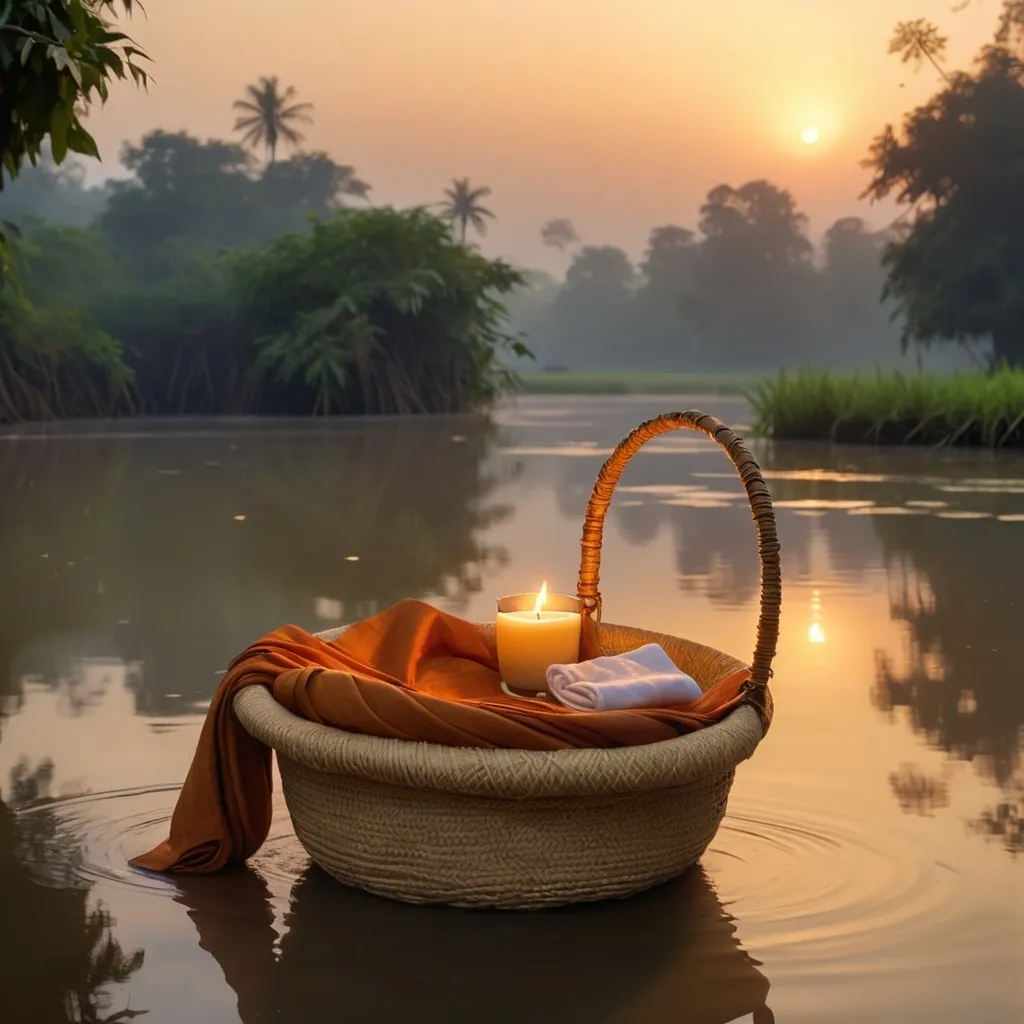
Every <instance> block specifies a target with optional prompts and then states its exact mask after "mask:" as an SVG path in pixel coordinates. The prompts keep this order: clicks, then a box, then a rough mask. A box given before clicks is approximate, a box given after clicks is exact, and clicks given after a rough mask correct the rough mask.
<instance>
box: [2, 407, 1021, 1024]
mask: <svg viewBox="0 0 1024 1024" xmlns="http://www.w3.org/2000/svg"><path fill="white" fill-rule="evenodd" d="M694 405H697V406H699V407H702V408H706V409H707V411H711V412H714V413H716V414H717V415H719V416H721V417H722V418H724V419H726V420H727V421H730V422H732V423H735V424H737V425H740V426H742V425H743V424H744V423H746V422H748V421H749V409H748V408H747V407H746V405H745V403H743V402H742V401H741V400H738V399H731V398H723V397H710V398H700V399H697V398H694V397H693V396H683V397H680V398H665V397H643V398H639V397H628V398H627V397H622V398H606V397H601V398H571V399H563V398H529V399H520V400H518V401H517V402H516V403H513V404H509V405H507V406H505V407H503V408H502V409H501V410H500V411H499V413H498V415H497V416H496V420H495V422H494V424H492V425H491V426H489V427H487V426H484V425H482V424H480V423H479V422H477V421H474V420H471V419H464V418H460V419H435V420H408V421H399V420H381V421H370V422H367V421H350V422H341V423H336V424H334V423H332V424H328V425H324V424H318V423H309V422H302V423H297V422H268V421H245V422H238V421H233V422H211V421H202V422H200V421H188V422H181V421H178V422H175V423H170V424H169V423H146V424H141V423H118V424H109V425H107V424H104V425H98V424H76V425H70V426H66V427H54V428H48V429H47V428H40V427H31V428H26V429H23V430H18V431H10V432H8V433H7V434H5V435H0V485H2V493H3V499H2V501H0V609H2V612H3V614H2V616H0V800H2V803H0V936H2V943H0V944H2V949H3V953H2V957H0V982H2V987H0V992H2V993H3V1010H4V1012H3V1014H2V1017H3V1020H4V1022H5V1024H6V1022H10V1024H23V1022H24V1024H48V1022H51V1021H61V1022H63V1021H100V1020H109V1021H115V1020H117V1021H122V1020H130V1019H132V1018H133V1017H134V1016H136V1015H138V1014H141V1013H146V1014H147V1016H146V1020H147V1021H152V1022H153V1024H163V1022H170V1024H174V1022H178V1021H181V1022H192V1021H202V1022H209V1024H216V1022H221V1021H237V1020H241V1021H244V1022H245V1024H253V1022H256V1021H282V1022H300V1021H301V1022H303V1024H307V1022H312V1021H327V1020H331V1021H333V1020H339V1021H346V1022H390V1021H398V1020H406V1019H409V1018H410V1017H411V1016H412V1015H413V1014H416V1015H418V1016H420V1017H422V1019H426V1020H431V1021H433V1020H438V1021H442V1020H444V1021H455V1022H462V1021H466V1022H471V1021H472V1022H479V1021H488V1022H489V1024H496V1022H506V1021H508V1022H512V1021H538V1022H542V1024H543V1022H546V1021H552V1022H557V1024H575V1022H590V1021H595V1022H596V1021H600V1022H623V1024H626V1022H630V1024H632V1022H648V1021H650V1022H662V1021H665V1022H668V1021H673V1022H674V1021H679V1022H685V1024H725V1022H727V1021H732V1020H739V1021H751V1020H753V1021H756V1022H757V1024H766V1022H768V1021H771V1020H772V1019H773V1015H774V1019H775V1020H777V1021H779V1022H797V1021H808V1022H811V1021H813V1022H818V1024H828V1022H838V1021H844V1022H845V1021H850V1022H860V1021H872V1022H876V1024H877V1022H890V1021H891V1022H899V1024H912V1022H922V1024H923V1022H928V1024H937V1022H944V1021H949V1022H953V1021H956V1022H958V1024H959V1022H965V1021H970V1022H972V1024H988V1022H994V1024H1014V1022H1019V1021H1022V1020H1024V984H1022V982H1021V977H1022V975H1024V837H1022V831H1021V823H1020V815H1021V813H1022V811H1024V768H1022V748H1024V671H1022V669H1021V646H1020V638H1021V634H1022V632H1024V592H1022V589H1021V580H1022V579H1024V459H1022V458H1021V457H1019V456H1016V455H1012V454H1000V455H993V454H991V453H979V452H969V453H967V452H946V453H939V452H933V451H892V450H889V451H886V450H877V451H876V450H871V449H852V448H835V449H830V448H829V447H827V446H820V445H797V444H786V445H778V446H774V447H772V446H768V445H763V444H762V445H757V446H756V450H757V452H758V455H759V458H760V460H761V463H762V465H763V467H764V468H765V472H766V476H767V478H768V480H769V483H770V486H771V488H772V492H773V495H774V498H775V503H776V508H777V516H778V524H779V531H780V537H781V543H782V553H783V576H784V610H783V620H782V635H781V640H780V644H779V654H778V658H777V659H776V662H775V678H774V681H773V690H774V693H775V698H776V718H775V722H774V724H773V727H772V730H771V732H770V733H769V735H768V736H767V738H766V739H765V741H764V743H763V744H762V745H761V747H760V748H759V750H758V751H757V753H756V754H755V756H754V757H753V759H752V760H751V761H750V762H748V763H746V764H744V765H742V766H741V767H740V768H739V770H738V773H737V780H736V784H735V786H734V789H733V794H732V798H731V800H730V805H729V813H728V816H727V818H726V820H725V822H724V824H723V826H722V828H721V830H720V832H719V834H718V836H717V837H716V839H715V841H714V843H713V844H712V846H711V848H710V850H709V851H708V852H707V854H706V855H705V857H704V859H703V861H702V863H701V865H700V866H699V867H698V868H697V869H694V870H693V871H691V872H690V873H688V874H687V875H686V876H684V877H683V878H682V879H680V880H679V881H677V882H674V883H670V884H669V885H668V886H665V887H663V888H660V889H657V890H654V891H652V892H649V893H646V894H643V895H641V896H638V897H635V898H633V899H631V900H626V901H623V902H618V903H614V904H603V905H596V906H593V907H585V908H575V909H569V910H565V911H554V912H543V913H534V914H516V913H512V914H509V913H505V914H491V913H485V912H468V911H456V910H448V909H443V908H415V907H407V906H403V905H400V904H394V903H391V902H389V901H386V900H381V899H378V898H376V897H371V896H368V895H364V894H362V893H359V892H355V891H350V890H348V889H346V888H345V887H343V886H341V885H339V884H337V883H335V882H333V881H332V880H330V879H328V878H326V877H325V876H322V875H321V874H320V873H319V872H318V871H316V870H314V869H311V868H310V866H309V864H308V861H307V859H306V857H305V855H304V854H303V852H302V850H301V848H300V847H299V845H298V844H297V842H296V840H295V839H294V837H293V835H292V834H291V830H290V826H289V822H288V816H287V812H286V810H285V809H284V806H283V803H282V802H281V799H280V795H279V794H278V796H277V797H276V800H277V803H276V808H277V810H276V815H275V823H274V827H273V830H272V834H271V838H270V840H269V842H268V843H267V844H266V845H265V847H264V848H263V849H262V850H261V851H260V852H259V853H258V854H257V855H256V857H254V858H253V860H252V861H251V863H250V867H249V869H248V870H245V871H237V872H229V873H226V874H224V875H220V876H215V877H208V878H199V879H191V880H188V881H187V883H186V882H181V883H174V882H170V881H166V880H163V879H160V878H154V877H150V876H147V875H144V874H141V873H137V872H134V871H132V870H131V869H130V868H128V866H127V864H126V860H127V858H128V857H129V856H131V855H133V854H135V853H138V852H140V851H142V850H144V849H147V848H149V847H150V846H151V845H153V844H154V843H155V842H156V841H158V840H159V839H160V838H162V837H163V835H164V834H165V831H166V828H167V824H168V819H169V816H170V813H171V809H172V807H173V805H174V800H175V796H176V790H177V786H178V785H179V784H180V781H181V779H182V778H183V777H184V774H185V772H186V769H187V767H188V764H189V761H190V759H191V756H192V752H193V749H194V746H195V742H196V738H197V736H198V733H199V728H200V724H201V722H202V716H203V713H204V709H205V707H206V704H207V702H208V700H209V698H210V695H211V693H212V692H213V689H214V688H215V686H216V684H217V680H218V678H219V677H218V671H219V670H221V669H222V668H223V667H224V666H225V664H226V663H227V662H228V661H229V659H230V658H231V657H232V656H233V655H234V654H235V653H237V652H238V651H239V650H241V649H242V648H244V647H245V646H246V645H247V644H248V643H249V642H250V641H252V640H254V639H256V638H257V637H258V636H260V635H261V634H262V633H264V632H266V631H268V630H270V629H272V628H274V627H276V626H278V625H282V624H284V623H288V622H296V623H300V624H302V625H305V626H307V627H309V628H313V629H318V628H319V629H323V628H327V627H329V626H332V625H336V624H338V623H340V622H343V621H351V620H353V619H356V618H359V617H362V616H366V615H370V614H373V613H374V612H376V611H378V610H380V609H382V608H384V607H386V606H387V605H389V604H391V603H392V602H394V601H396V600H398V599H400V598H402V597H406V596H418V597H424V598H426V599H427V600H430V601H434V602H436V603H438V604H440V605H442V606H443V607H445V608H447V609H449V610H452V611H455V612H457V613H458V614H462V615H465V616H467V617H471V618H474V617H475V618H481V619H484V618H489V617H491V616H492V615H493V611H494V600H495V597H496V596H498V595H500V594H504V593H513V592H518V591H523V590H532V589H536V587H537V586H538V585H539V584H540V582H541V581H542V580H544V579H546V580H547V581H548V582H549V584H550V585H551V586H552V587H554V588H555V589H556V590H561V591H570V592H571V591H572V589H573V587H574V585H575V577H576V571H577V567H578V559H579V533H580V526H581V522H582V515H583V510H584V508H585V505H586V500H587V497H588V494H589V490H590V487H591V485H592V483H593V480H594V477H595V475H596V472H597V470H598V468H599V466H600V464H601V461H602V459H603V458H604V457H605V456H606V455H607V453H608V452H609V450H610V448H611V446H613V445H614V443H615V442H616V441H617V440H619V438H620V437H621V436H623V435H624V434H625V433H626V432H627V431H628V430H629V429H630V428H631V427H632V426H635V425H636V424H637V423H639V422H640V421H641V420H643V419H645V418H647V417H648V416H651V415H654V414H656V413H658V412H661V411H665V410H668V409H673V408H686V407H690V406H694ZM601 582H602V592H603V594H604V597H605V618H606V619H608V620H609V621H614V622H625V623H630V624H635V625H642V626H646V627H649V628H652V629H655V630H662V631H666V632H671V633H677V634H682V635H686V636H691V637H693V638H695V639H698V640H700V641H701V642H703V643H706V644H710V645H712V646H715V647H718V648H720V649H723V650H726V651H728V652H730V653H733V654H735V655H737V656H738V657H742V658H749V657H750V654H751V651H752V648H753V640H754V628H755V623H756V605H757V594H758V566H757V559H756V548H755V541H754V532H753V527H752V524H751V521H750V515H749V512H748V510H747V509H746V507H745V502H744V496H743V493H742V490H741V488H740V486H739V483H738V481H737V480H736V478H735V477H734V476H733V474H732V470H731V468H730V466H729V463H728V461H727V459H726V458H725V457H724V455H723V454H722V453H721V452H720V451H719V450H718V449H717V447H716V446H715V445H714V444H713V443H712V442H710V441H708V440H707V439H705V438H703V437H701V436H698V435H695V434H687V435H686V436H683V435H682V434H681V433H675V434H671V435H666V436H665V437H664V438H662V439H659V440H658V441H656V442H652V444H651V445H649V446H648V448H646V449H645V450H644V451H643V452H642V453H641V454H639V455H637V456H636V457H635V458H634V460H633V461H632V463H631V464H630V466H629V468H628V470H627V472H626V474H625V476H624V478H623V482H622V486H621V487H620V488H619V491H618V492H617V494H616V497H615V500H614V501H613V505H612V510H611V512H610V513H609V523H608V526H607V529H606V533H605V542H604V552H603V562H602V580H601ZM551 855H552V856H557V850H552V851H551Z"/></svg>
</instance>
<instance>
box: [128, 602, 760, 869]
mask: <svg viewBox="0 0 1024 1024" xmlns="http://www.w3.org/2000/svg"><path fill="white" fill-rule="evenodd" d="M599 655H600V648H599V646H598V640H597V627H596V625H595V624H594V622H593V621H592V619H591V618H590V616H589V615H584V617H583V630H582V634H581V640H580V657H581V658H584V659H589V658H594V657H597V656H599ZM747 678H749V673H748V672H747V671H746V670H743V671H739V672H734V673H732V674H731V675H729V676H727V677H726V678H724V679H722V680H720V681H719V682H717V683H716V684H715V685H714V686H713V687H711V688H710V689H709V690H708V692H707V693H705V694H704V695H703V696H702V697H701V698H700V699H699V700H696V701H694V702H693V703H691V704H686V705H682V706H678V707H672V708H642V709H632V710H623V711H601V712H587V713H582V712H578V711H573V710H572V709H570V708H567V707H564V706H562V705H560V704H556V703H554V702H548V701H538V700H532V699H529V698H520V697H512V696H508V695H506V694H505V692H504V691H503V690H502V688H501V680H500V676H499V674H498V657H497V651H496V649H495V645H494V639H493V637H492V636H490V635H488V634H487V633H485V632H484V631H483V630H481V629H480V628H479V626H477V625H475V624H474V623H471V622H467V621H466V620H464V619H460V618H458V617H456V616H454V615H449V614H448V613H446V612H442V611H440V610H439V609H437V608H434V607H433V606H431V605H428V604H425V603H424V602H422V601H413V600H408V601H401V602H399V603H398V604H396V605H394V606H392V607H391V608H389V609H387V610H386V611H384V612H381V613H380V614H379V615H375V616H373V617H372V618H369V619H364V620H363V621H361V622H358V623H356V624H355V625H353V626H350V627H349V628H348V629H347V630H345V631H344V632H343V633H342V634H341V635H340V636H339V637H338V638H337V639H335V640H334V641H332V642H327V641H325V640H322V639H320V638H319V637H316V636H314V635H313V634H311V633H307V632H306V631H305V630H303V629H300V628H299V627H298V626H285V627H283V628H281V629H278V630H275V631H274V632H272V633H269V634H268V635H267V636H265V637H263V639H261V640H258V641H257V642H256V643H255V644H253V645H252V646H251V647H249V648H247V649H246V650H245V651H243V652H242V653H241V654H240V655H239V656H238V657H237V658H235V660H234V661H233V662H232V663H231V665H230V667H229V668H228V671H227V672H226V673H225V675H224V677H223V678H222V680H221V682H220V685H219V686H218V688H217V692H216V693H215V694H214V696H213V700H212V701H211V702H210V707H209V709H208V710H207V713H206V721H205V722H204V723H203V728H202V732H201V733H200V736H199V742H198V744H197V746H196V752H195V755H194V757H193V759H192V765H191V767H190V768H189V771H188V775H187V776H186V778H185V783H184V785H183V786H182V789H181V792H180V794H179V796H178V801H177V804H176V805H175V808H174V813H173V815H172V817H171V827H170V835H169V836H168V838H167V839H166V840H165V841H164V842H162V843H160V844H159V845H158V846H156V847H155V848H154V849H152V850H150V851H149V852H148V853H144V854H142V855H140V856H138V857H135V858H133V859H132V861H131V863H132V864H134V865H135V866H136V867H140V868H145V869H147V870H150V871H193V872H212V871H218V870H220V869H221V868H222V867H224V866H225V865H227V864H229V863H232V862H234V863H237V862H241V861H244V860H245V859H246V858H248V857H250V856H251V855H252V854H253V853H255V852H256V850H258V849H259V847H260V846H261V845H262V843H263V841H264V840H265V839H266V837H267V834H268V832H269V831H270V818H271V772H270V766H271V762H270V757H271V752H270V750H269V748H267V747H266V746H264V745H263V744H262V743H261V742H260V741H259V740H257V739H255V738H254V737H253V736H251V735H250V734H249V733H248V732H247V731H246V730H245V728H244V727H243V726H242V724H241V723H240V722H239V721H238V719H237V718H236V717H235V715H234V710H233V701H234V697H235V694H237V693H238V691H239V690H240V689H241V688H242V687H244V686H254V685H259V686H266V687H267V688H268V689H269V690H270V692H271V693H272V694H273V696H274V698H275V699H276V700H277V701H278V702H279V703H281V704H282V705H283V706H284V707H286V708H287V709H288V710H289V711H291V712H292V713H293V714H296V715H298V716H299V717H301V718H306V719H308V720H309V721H311V722H317V723H319V724H321V725H328V726H334V727H336V728H339V729H345V730H348V731H350V732H359V733H366V734H369V735H372V736H382V737H388V738H394V739H402V740H420V741H426V742H428V743H440V744H447V745H449V746H462V747H485V748H493V747H504V748H516V749H522V750H562V749H566V748H573V747H621V746H633V745H637V744H642V743H656V742H658V741H660V740H669V739H674V738H675V737H677V736H680V735H682V734H683V733H686V732H691V731H693V730H696V729H700V728H703V727H704V726H706V725H710V724H712V723H713V722H716V721H718V720H720V719H721V718H723V717H724V716H725V715H726V714H728V713H729V711H731V710H732V709H733V708H734V707H736V706H737V705H738V704H740V703H742V701H743V699H744V693H743V690H744V686H743V684H744V683H745V682H746V680H747Z"/></svg>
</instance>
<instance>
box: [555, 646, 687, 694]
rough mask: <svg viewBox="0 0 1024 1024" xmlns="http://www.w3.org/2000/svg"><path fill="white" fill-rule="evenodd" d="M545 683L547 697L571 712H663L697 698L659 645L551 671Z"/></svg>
mask: <svg viewBox="0 0 1024 1024" xmlns="http://www.w3.org/2000/svg"><path fill="white" fill-rule="evenodd" d="M547 681H548V689H549V690H550V691H551V694H552V696H554V697H555V698H556V699H557V700H559V701H561V702H562V703H563V704H565V705H566V706H567V707H570V708H573V709H574V710H576V711H619V710H622V709H623V708H660V707H668V706H670V705H673V704H687V703H689V702H690V701H691V700H696V699H697V698H698V697H699V696H700V695H701V688H700V687H699V686H698V685H697V683H696V682H695V681H694V680H693V679H691V678H690V677H689V676H688V675H687V674H686V673H685V672H683V671H681V670H680V669H679V668H677V667H676V665H675V663H674V662H673V661H672V659H671V658H670V657H669V656H668V655H667V654H666V653H665V651H664V650H663V649H662V647H661V646H660V645H659V644H645V645H644V646H643V647H639V648H637V649H636V650H635V651H629V652H628V653H626V654H616V655H611V656H606V657H603V658H594V659H593V660H592V661H581V662H580V663H579V664H578V665H552V666H551V667H550V668H549V669H548V671H547Z"/></svg>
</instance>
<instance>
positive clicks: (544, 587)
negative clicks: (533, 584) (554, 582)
mask: <svg viewBox="0 0 1024 1024" xmlns="http://www.w3.org/2000/svg"><path fill="white" fill-rule="evenodd" d="M547 599H548V581H547V580H545V581H544V582H543V583H542V584H541V585H540V592H539V593H538V594H537V603H536V604H535V605H534V606H533V610H534V611H535V612H536V613H537V615H538V616H539V615H540V610H541V608H543V607H544V604H545V602H546V601H547Z"/></svg>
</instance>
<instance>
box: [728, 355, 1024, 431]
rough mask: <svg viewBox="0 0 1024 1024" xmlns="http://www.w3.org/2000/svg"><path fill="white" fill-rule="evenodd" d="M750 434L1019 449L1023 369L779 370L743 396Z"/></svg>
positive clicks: (1023, 427) (1023, 413)
mask: <svg viewBox="0 0 1024 1024" xmlns="http://www.w3.org/2000/svg"><path fill="white" fill-rule="evenodd" d="M747 398H748V399H749V401H750V403H751V405H753V407H754V414H755V416H754V431H755V433H757V434H759V435H761V436H764V437H771V438H775V439H776V440H783V439H793V440H796V439H802V440H831V441H840V442H849V443H853V444H930V445H935V446H945V445H974V446H977V447H982V446H984V447H990V448H1000V447H1013V448H1021V447H1024V370H1021V369H1008V368H1004V369H1001V370H998V371H996V372H994V373H991V374H985V373H957V374H948V375H938V374H935V375H933V374H914V375H909V374H903V373H899V372H898V371H890V372H885V373H883V372H882V371H877V372H876V373H874V374H864V375H861V374H848V375H847V374H831V373H824V372H818V371H810V370H802V371H797V372H795V373H786V372H785V371H783V372H782V373H780V374H779V375H778V377H775V378H768V379H765V380H763V381H761V382H760V383H759V384H758V385H756V386H755V387H754V388H752V389H751V390H750V391H748V393H747Z"/></svg>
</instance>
